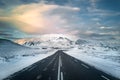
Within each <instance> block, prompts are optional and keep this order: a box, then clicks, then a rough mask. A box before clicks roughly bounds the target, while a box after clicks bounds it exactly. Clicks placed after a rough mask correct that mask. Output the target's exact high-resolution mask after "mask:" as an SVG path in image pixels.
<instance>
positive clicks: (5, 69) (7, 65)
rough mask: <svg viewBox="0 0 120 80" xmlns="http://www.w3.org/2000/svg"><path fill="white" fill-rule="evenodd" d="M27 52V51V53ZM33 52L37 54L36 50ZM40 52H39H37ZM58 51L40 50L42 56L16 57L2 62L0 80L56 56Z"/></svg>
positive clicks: (0, 63)
mask: <svg viewBox="0 0 120 80" xmlns="http://www.w3.org/2000/svg"><path fill="white" fill-rule="evenodd" d="M26 52H27V51H26ZM28 52H29V51H28ZM33 52H35V53H36V51H35V50H34V51H33ZM37 52H38V51H37ZM55 52H56V50H52V51H51V50H46V51H41V50H39V53H40V54H37V55H33V56H32V55H30V56H24V57H23V56H16V57H14V58H11V59H9V61H7V62H6V61H4V59H1V60H0V80H2V79H3V78H5V77H7V76H9V75H11V74H13V73H15V72H17V71H19V70H22V69H23V68H25V67H27V66H29V65H31V64H33V63H35V62H37V61H39V60H41V59H44V58H46V57H48V56H50V55H52V54H54V53H55Z"/></svg>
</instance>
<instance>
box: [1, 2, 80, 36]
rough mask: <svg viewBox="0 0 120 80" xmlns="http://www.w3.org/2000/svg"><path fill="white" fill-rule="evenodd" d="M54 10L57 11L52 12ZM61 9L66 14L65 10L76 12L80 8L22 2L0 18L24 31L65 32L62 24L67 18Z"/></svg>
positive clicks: (64, 23)
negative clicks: (7, 14)
mask: <svg viewBox="0 0 120 80" xmlns="http://www.w3.org/2000/svg"><path fill="white" fill-rule="evenodd" d="M55 10H56V12H57V11H58V12H57V13H55V14H54V13H52V12H53V11H55ZM61 10H63V12H62V13H64V14H66V13H67V12H77V11H79V10H80V8H78V7H71V6H60V5H55V4H44V3H31V4H23V5H20V6H17V7H15V8H13V9H12V10H11V11H10V12H9V14H10V15H9V16H7V17H6V16H5V17H4V16H2V17H0V20H4V21H11V22H12V23H14V24H15V25H16V26H18V28H20V29H21V30H22V31H24V32H26V33H32V34H34V33H35V34H36V33H37V34H38V33H39V34H45V33H65V32H66V29H64V28H62V26H65V25H66V22H67V21H68V20H67V19H65V18H64V15H61V14H60V13H59V11H61ZM0 11H2V12H3V11H4V10H0ZM68 15H69V14H68Z"/></svg>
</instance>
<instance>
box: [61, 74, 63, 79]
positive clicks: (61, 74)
mask: <svg viewBox="0 0 120 80" xmlns="http://www.w3.org/2000/svg"><path fill="white" fill-rule="evenodd" d="M61 80H63V72H61Z"/></svg>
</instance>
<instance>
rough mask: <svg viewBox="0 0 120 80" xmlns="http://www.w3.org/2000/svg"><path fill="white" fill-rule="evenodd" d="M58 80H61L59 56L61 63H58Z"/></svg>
mask: <svg viewBox="0 0 120 80" xmlns="http://www.w3.org/2000/svg"><path fill="white" fill-rule="evenodd" d="M57 80H60V56H59V62H58V77H57Z"/></svg>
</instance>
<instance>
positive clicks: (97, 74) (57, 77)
mask: <svg viewBox="0 0 120 80" xmlns="http://www.w3.org/2000/svg"><path fill="white" fill-rule="evenodd" d="M4 80H119V79H117V78H115V77H113V76H110V75H108V74H106V73H104V72H102V71H99V70H97V69H95V68H94V67H92V66H89V65H87V64H85V63H84V62H82V61H80V60H77V59H76V58H73V57H71V56H69V55H67V54H65V53H64V52H63V51H62V50H59V51H57V52H56V53H55V54H53V55H51V56H49V57H47V58H45V59H43V60H41V61H38V62H37V63H34V64H33V65H31V66H29V67H26V68H24V69H23V70H21V71H19V72H17V73H14V74H13V75H11V76H9V77H8V78H6V79H4Z"/></svg>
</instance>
